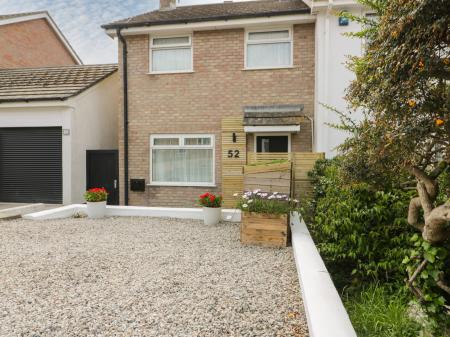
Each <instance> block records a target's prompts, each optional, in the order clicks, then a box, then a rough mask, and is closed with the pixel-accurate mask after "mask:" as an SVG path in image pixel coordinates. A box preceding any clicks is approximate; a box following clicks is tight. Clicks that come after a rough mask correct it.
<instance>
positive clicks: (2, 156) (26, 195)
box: [0, 127, 62, 204]
mask: <svg viewBox="0 0 450 337" xmlns="http://www.w3.org/2000/svg"><path fill="white" fill-rule="evenodd" d="M0 202H43V203H56V204H60V203H62V129H61V128H60V127H59V128H58V127H45V128H0Z"/></svg>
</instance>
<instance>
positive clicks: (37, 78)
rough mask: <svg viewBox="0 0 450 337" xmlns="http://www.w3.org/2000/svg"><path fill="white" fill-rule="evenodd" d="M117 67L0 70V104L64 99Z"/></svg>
mask: <svg viewBox="0 0 450 337" xmlns="http://www.w3.org/2000/svg"><path fill="white" fill-rule="evenodd" d="M117 68H118V67H117V65H116V64H99V65H74V66H64V67H48V68H21V69H0V102H18V101H26V102H27V101H49V100H66V99H68V98H70V97H73V96H76V95H78V94H80V93H81V92H83V91H85V90H86V89H88V88H90V87H92V86H94V85H95V84H97V83H98V82H100V81H101V80H103V79H105V78H106V77H108V76H109V75H111V74H112V73H114V72H115V71H117Z"/></svg>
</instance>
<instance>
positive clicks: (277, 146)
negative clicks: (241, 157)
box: [255, 134, 290, 152]
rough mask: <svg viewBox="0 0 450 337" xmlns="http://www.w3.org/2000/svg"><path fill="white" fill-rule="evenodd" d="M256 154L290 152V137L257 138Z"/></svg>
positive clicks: (266, 136) (270, 135)
mask: <svg viewBox="0 0 450 337" xmlns="http://www.w3.org/2000/svg"><path fill="white" fill-rule="evenodd" d="M255 144H256V152H289V151H290V136H289V135H278V134H277V135H273V134H267V135H259V134H256V136H255Z"/></svg>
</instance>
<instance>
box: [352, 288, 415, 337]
mask: <svg viewBox="0 0 450 337" xmlns="http://www.w3.org/2000/svg"><path fill="white" fill-rule="evenodd" d="M344 303H345V306H346V308H347V311H348V314H349V316H350V319H351V321H352V324H353V326H354V328H355V330H356V333H357V334H358V336H359V337H417V336H419V333H420V330H421V326H420V325H419V323H417V322H415V321H414V320H412V319H411V318H410V317H409V315H408V297H407V293H405V292H404V291H402V290H400V291H396V290H391V289H389V288H386V287H381V286H380V285H377V284H372V285H370V286H369V287H367V288H365V289H364V290H363V291H362V292H360V293H359V294H357V295H354V296H350V297H348V298H347V299H346V300H345V301H344Z"/></svg>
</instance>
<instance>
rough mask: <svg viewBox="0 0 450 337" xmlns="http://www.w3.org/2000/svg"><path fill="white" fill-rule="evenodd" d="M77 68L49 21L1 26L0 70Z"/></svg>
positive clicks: (40, 20)
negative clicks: (64, 66) (74, 66)
mask: <svg viewBox="0 0 450 337" xmlns="http://www.w3.org/2000/svg"><path fill="white" fill-rule="evenodd" d="M74 64H77V62H76V61H75V60H74V59H73V57H72V56H71V54H70V53H69V51H68V50H67V49H66V47H65V46H64V44H63V42H62V41H60V40H59V38H58V36H57V35H56V33H55V32H54V31H53V29H52V28H51V27H50V26H49V24H48V22H47V21H46V20H45V19H37V20H31V21H24V22H18V23H13V24H9V25H2V26H0V68H31V67H47V66H63V65H74Z"/></svg>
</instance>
